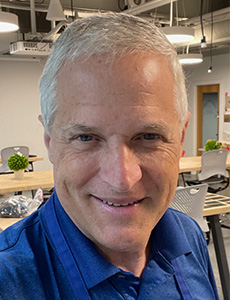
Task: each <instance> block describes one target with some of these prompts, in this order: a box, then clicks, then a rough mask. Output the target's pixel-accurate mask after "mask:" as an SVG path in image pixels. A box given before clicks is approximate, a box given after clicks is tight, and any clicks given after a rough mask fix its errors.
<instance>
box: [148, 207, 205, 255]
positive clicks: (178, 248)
mask: <svg viewBox="0 0 230 300" xmlns="http://www.w3.org/2000/svg"><path fill="white" fill-rule="evenodd" d="M154 239H155V240H156V241H157V243H158V245H159V247H160V248H161V249H162V251H164V252H165V253H167V256H168V257H169V258H170V260H171V259H173V258H175V257H177V256H178V255H179V254H186V253H190V252H193V253H194V255H196V256H204V257H207V245H206V241H205V237H204V234H203V232H202V230H201V228H200V227H199V225H198V224H197V223H196V221H194V220H193V219H192V218H190V217H188V216H187V215H185V214H184V213H182V212H179V211H177V210H174V209H172V208H168V209H167V211H166V212H165V214H164V215H163V217H162V218H161V220H160V221H159V222H158V224H157V226H156V228H155V230H154Z"/></svg>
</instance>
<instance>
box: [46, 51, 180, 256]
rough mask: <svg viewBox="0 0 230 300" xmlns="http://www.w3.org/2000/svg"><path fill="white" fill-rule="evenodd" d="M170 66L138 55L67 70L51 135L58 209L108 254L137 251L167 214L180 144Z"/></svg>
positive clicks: (49, 144)
mask: <svg viewBox="0 0 230 300" xmlns="http://www.w3.org/2000/svg"><path fill="white" fill-rule="evenodd" d="M173 90H174V80H173V74H172V71H171V68H170V66H169V63H168V62H167V60H166V59H165V58H164V57H163V56H161V55H159V54H148V53H139V54H132V55H128V56H126V57H124V58H122V59H120V60H118V61H116V62H115V63H114V65H113V67H112V68H108V66H106V65H105V64H103V60H101V61H100V60H99V59H97V60H96V59H95V58H94V59H91V60H90V61H89V62H87V63H81V61H80V60H76V61H74V62H70V63H67V64H66V65H65V66H64V67H63V68H62V69H61V70H60V72H59V77H58V89H57V100H58V111H57V114H56V117H55V120H54V124H53V129H52V131H51V135H50V137H49V136H47V135H45V141H46V146H47V148H48V152H49V157H50V160H51V162H52V163H53V167H54V181H55V187H56V191H57V194H58V197H59V199H60V202H61V204H62V206H63V208H64V209H65V211H66V212H67V213H68V215H69V216H70V218H71V219H72V220H73V222H74V223H75V224H76V225H77V227H78V228H79V229H80V230H81V231H82V232H83V233H84V234H85V235H86V236H87V237H88V238H89V239H91V240H92V241H93V242H94V243H95V244H96V246H97V247H98V248H99V249H100V250H101V251H103V252H106V251H107V250H114V251H129V250H133V249H136V250H138V249H139V248H140V247H143V245H146V243H147V241H148V238H149V235H150V234H151V230H152V229H153V228H154V226H155V225H156V223H157V222H158V221H159V219H160V218H161V217H162V215H163V214H164V212H165V210H166V209H167V207H168V205H169V203H170V201H171V199H172V197H173V194H174V191H175V188H176V185H177V177H178V166H179V158H180V154H181V150H182V149H181V147H182V140H181V139H182V138H181V136H182V135H181V132H180V129H179V128H180V126H179V120H178V115H177V113H176V111H175V105H174V100H175V99H174V92H173Z"/></svg>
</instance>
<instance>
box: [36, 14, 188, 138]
mask: <svg viewBox="0 0 230 300" xmlns="http://www.w3.org/2000/svg"><path fill="white" fill-rule="evenodd" d="M139 51H148V52H152V53H160V54H162V55H165V56H166V57H168V60H169V63H170V65H171V68H172V70H173V73H174V81H175V88H174V89H175V91H174V92H175V99H176V102H175V106H176V107H175V108H176V111H177V112H178V115H179V119H180V125H181V128H183V126H184V124H185V122H186V120H187V114H188V104H187V94H186V88H185V80H184V74H183V70H182V67H181V65H180V63H179V61H178V58H177V53H176V51H175V49H174V47H173V46H172V45H171V44H170V43H169V41H168V40H167V38H166V37H165V35H164V34H163V33H162V31H161V30H160V29H159V28H157V27H156V26H155V25H154V24H153V23H150V22H148V21H146V20H144V19H141V18H138V17H135V16H132V15H127V14H124V13H112V12H110V13H102V14H97V15H94V16H91V17H88V18H85V19H80V20H77V21H75V22H73V23H72V24H71V25H70V26H69V27H68V28H67V29H66V30H65V31H64V33H62V34H61V35H60V37H59V38H58V39H57V41H56V42H55V43H54V46H53V47H52V51H51V54H50V56H49V58H48V60H47V63H46V65H45V68H44V71H43V74H42V77H41V79H40V92H41V113H42V117H43V122H44V127H45V131H46V132H47V133H48V134H50V133H51V130H52V124H53V121H54V118H55V113H56V111H57V109H58V103H57V100H56V86H57V79H58V71H59V69H60V67H61V66H63V64H65V63H67V62H68V61H73V60H75V59H76V58H81V61H82V60H85V61H87V60H88V59H89V58H90V57H92V56H94V55H99V56H100V55H103V61H104V58H106V57H107V61H105V63H109V61H110V62H112V61H114V60H115V59H118V58H119V57H122V56H123V55H126V54H129V53H130V54H131V53H137V52H139ZM105 54H108V55H105Z"/></svg>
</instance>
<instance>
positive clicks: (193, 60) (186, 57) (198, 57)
mask: <svg viewBox="0 0 230 300" xmlns="http://www.w3.org/2000/svg"><path fill="white" fill-rule="evenodd" d="M178 58H179V62H180V63H181V64H182V65H192V64H199V63H201V62H202V61H203V55H202V54H198V53H186V54H180V55H178Z"/></svg>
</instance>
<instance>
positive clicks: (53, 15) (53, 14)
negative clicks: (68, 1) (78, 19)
mask: <svg viewBox="0 0 230 300" xmlns="http://www.w3.org/2000/svg"><path fill="white" fill-rule="evenodd" d="M46 20H48V21H62V20H65V15H64V12H63V9H62V6H61V3H60V1H59V0H51V1H50V5H49V8H48V12H47V15H46Z"/></svg>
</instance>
